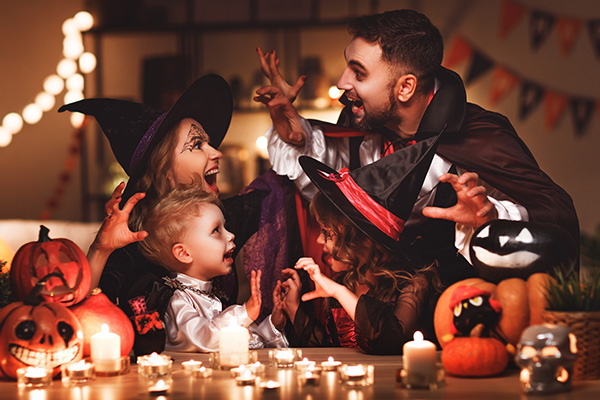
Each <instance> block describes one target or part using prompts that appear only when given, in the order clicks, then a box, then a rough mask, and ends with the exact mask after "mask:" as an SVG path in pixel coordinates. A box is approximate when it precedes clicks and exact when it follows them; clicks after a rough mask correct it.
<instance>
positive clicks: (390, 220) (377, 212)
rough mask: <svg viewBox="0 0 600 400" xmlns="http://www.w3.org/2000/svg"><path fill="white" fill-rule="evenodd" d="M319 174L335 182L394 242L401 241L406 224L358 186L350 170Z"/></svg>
mask: <svg viewBox="0 0 600 400" xmlns="http://www.w3.org/2000/svg"><path fill="white" fill-rule="evenodd" d="M319 173H320V174H321V175H322V176H323V177H324V178H325V179H327V180H330V181H332V182H335V184H336V185H337V187H338V188H339V189H340V191H341V192H342V193H343V194H344V196H345V197H346V198H347V199H348V201H349V202H350V204H352V205H353V206H354V208H356V209H357V210H358V211H359V212H360V213H361V214H362V215H363V216H364V217H365V218H366V219H367V220H369V222H371V223H372V224H373V225H375V226H376V227H377V228H379V230H380V231H382V232H383V233H385V234H386V235H388V236H389V237H391V238H392V239H394V240H396V241H397V240H399V239H400V234H401V233H402V231H403V230H404V222H405V221H403V220H402V219H400V218H398V217H397V216H395V215H394V214H392V213H391V212H390V211H389V210H387V209H386V208H385V207H383V206H382V205H381V204H379V203H378V202H376V201H375V200H373V198H372V197H371V196H369V195H368V194H367V192H365V191H364V190H363V189H362V188H361V187H360V186H358V184H357V183H356V182H355V181H354V179H352V177H351V176H350V174H349V172H348V168H342V169H341V170H340V172H339V173H331V174H328V173H326V172H323V171H319Z"/></svg>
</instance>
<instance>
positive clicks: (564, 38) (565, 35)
mask: <svg viewBox="0 0 600 400" xmlns="http://www.w3.org/2000/svg"><path fill="white" fill-rule="evenodd" d="M580 29H581V21H579V20H576V19H572V18H565V17H559V18H558V21H557V23H556V30H557V35H558V41H559V45H560V52H561V54H562V55H563V57H567V56H568V55H569V53H571V50H572V49H573V44H574V43H575V39H577V35H579V30H580Z"/></svg>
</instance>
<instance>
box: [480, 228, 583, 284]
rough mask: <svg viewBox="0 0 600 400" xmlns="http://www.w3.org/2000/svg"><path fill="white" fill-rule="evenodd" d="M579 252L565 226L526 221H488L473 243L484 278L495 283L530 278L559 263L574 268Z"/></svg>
mask: <svg viewBox="0 0 600 400" xmlns="http://www.w3.org/2000/svg"><path fill="white" fill-rule="evenodd" d="M577 253H578V249H577V245H576V244H575V242H574V240H573V239H572V238H571V236H570V235H569V234H568V233H567V232H566V231H565V230H564V229H562V228H560V227H559V226H557V225H552V224H541V223H534V222H525V221H507V220H495V221H491V222H488V223H486V224H484V225H482V226H481V227H479V228H478V229H477V230H476V231H475V232H474V233H473V236H472V237H471V242H470V245H469V255H470V257H471V263H472V264H473V267H475V270H477V273H478V274H479V276H480V277H481V278H483V279H485V280H487V281H490V282H494V283H498V282H500V281H501V280H504V279H508V278H515V277H516V278H523V279H526V278H527V277H528V276H529V275H531V274H534V273H536V272H551V271H552V269H553V268H554V267H557V266H560V267H563V268H566V269H572V268H573V266H574V264H575V261H576V260H577Z"/></svg>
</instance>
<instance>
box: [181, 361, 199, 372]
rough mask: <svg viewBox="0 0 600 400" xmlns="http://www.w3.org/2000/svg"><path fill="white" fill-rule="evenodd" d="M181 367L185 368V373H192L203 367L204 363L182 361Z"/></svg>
mask: <svg viewBox="0 0 600 400" xmlns="http://www.w3.org/2000/svg"><path fill="white" fill-rule="evenodd" d="M181 366H182V367H183V370H184V371H187V372H192V371H195V370H197V369H200V367H202V361H196V360H189V361H182V363H181Z"/></svg>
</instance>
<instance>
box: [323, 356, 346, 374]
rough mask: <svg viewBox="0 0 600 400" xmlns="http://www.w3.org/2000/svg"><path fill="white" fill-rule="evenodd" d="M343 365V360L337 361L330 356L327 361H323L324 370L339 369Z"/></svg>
mask: <svg viewBox="0 0 600 400" xmlns="http://www.w3.org/2000/svg"><path fill="white" fill-rule="evenodd" d="M341 365H342V362H341V361H336V360H334V359H333V357H329V358H327V361H323V362H322V363H321V369H322V370H323V371H337V370H338V368H339V367H340V366H341Z"/></svg>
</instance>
